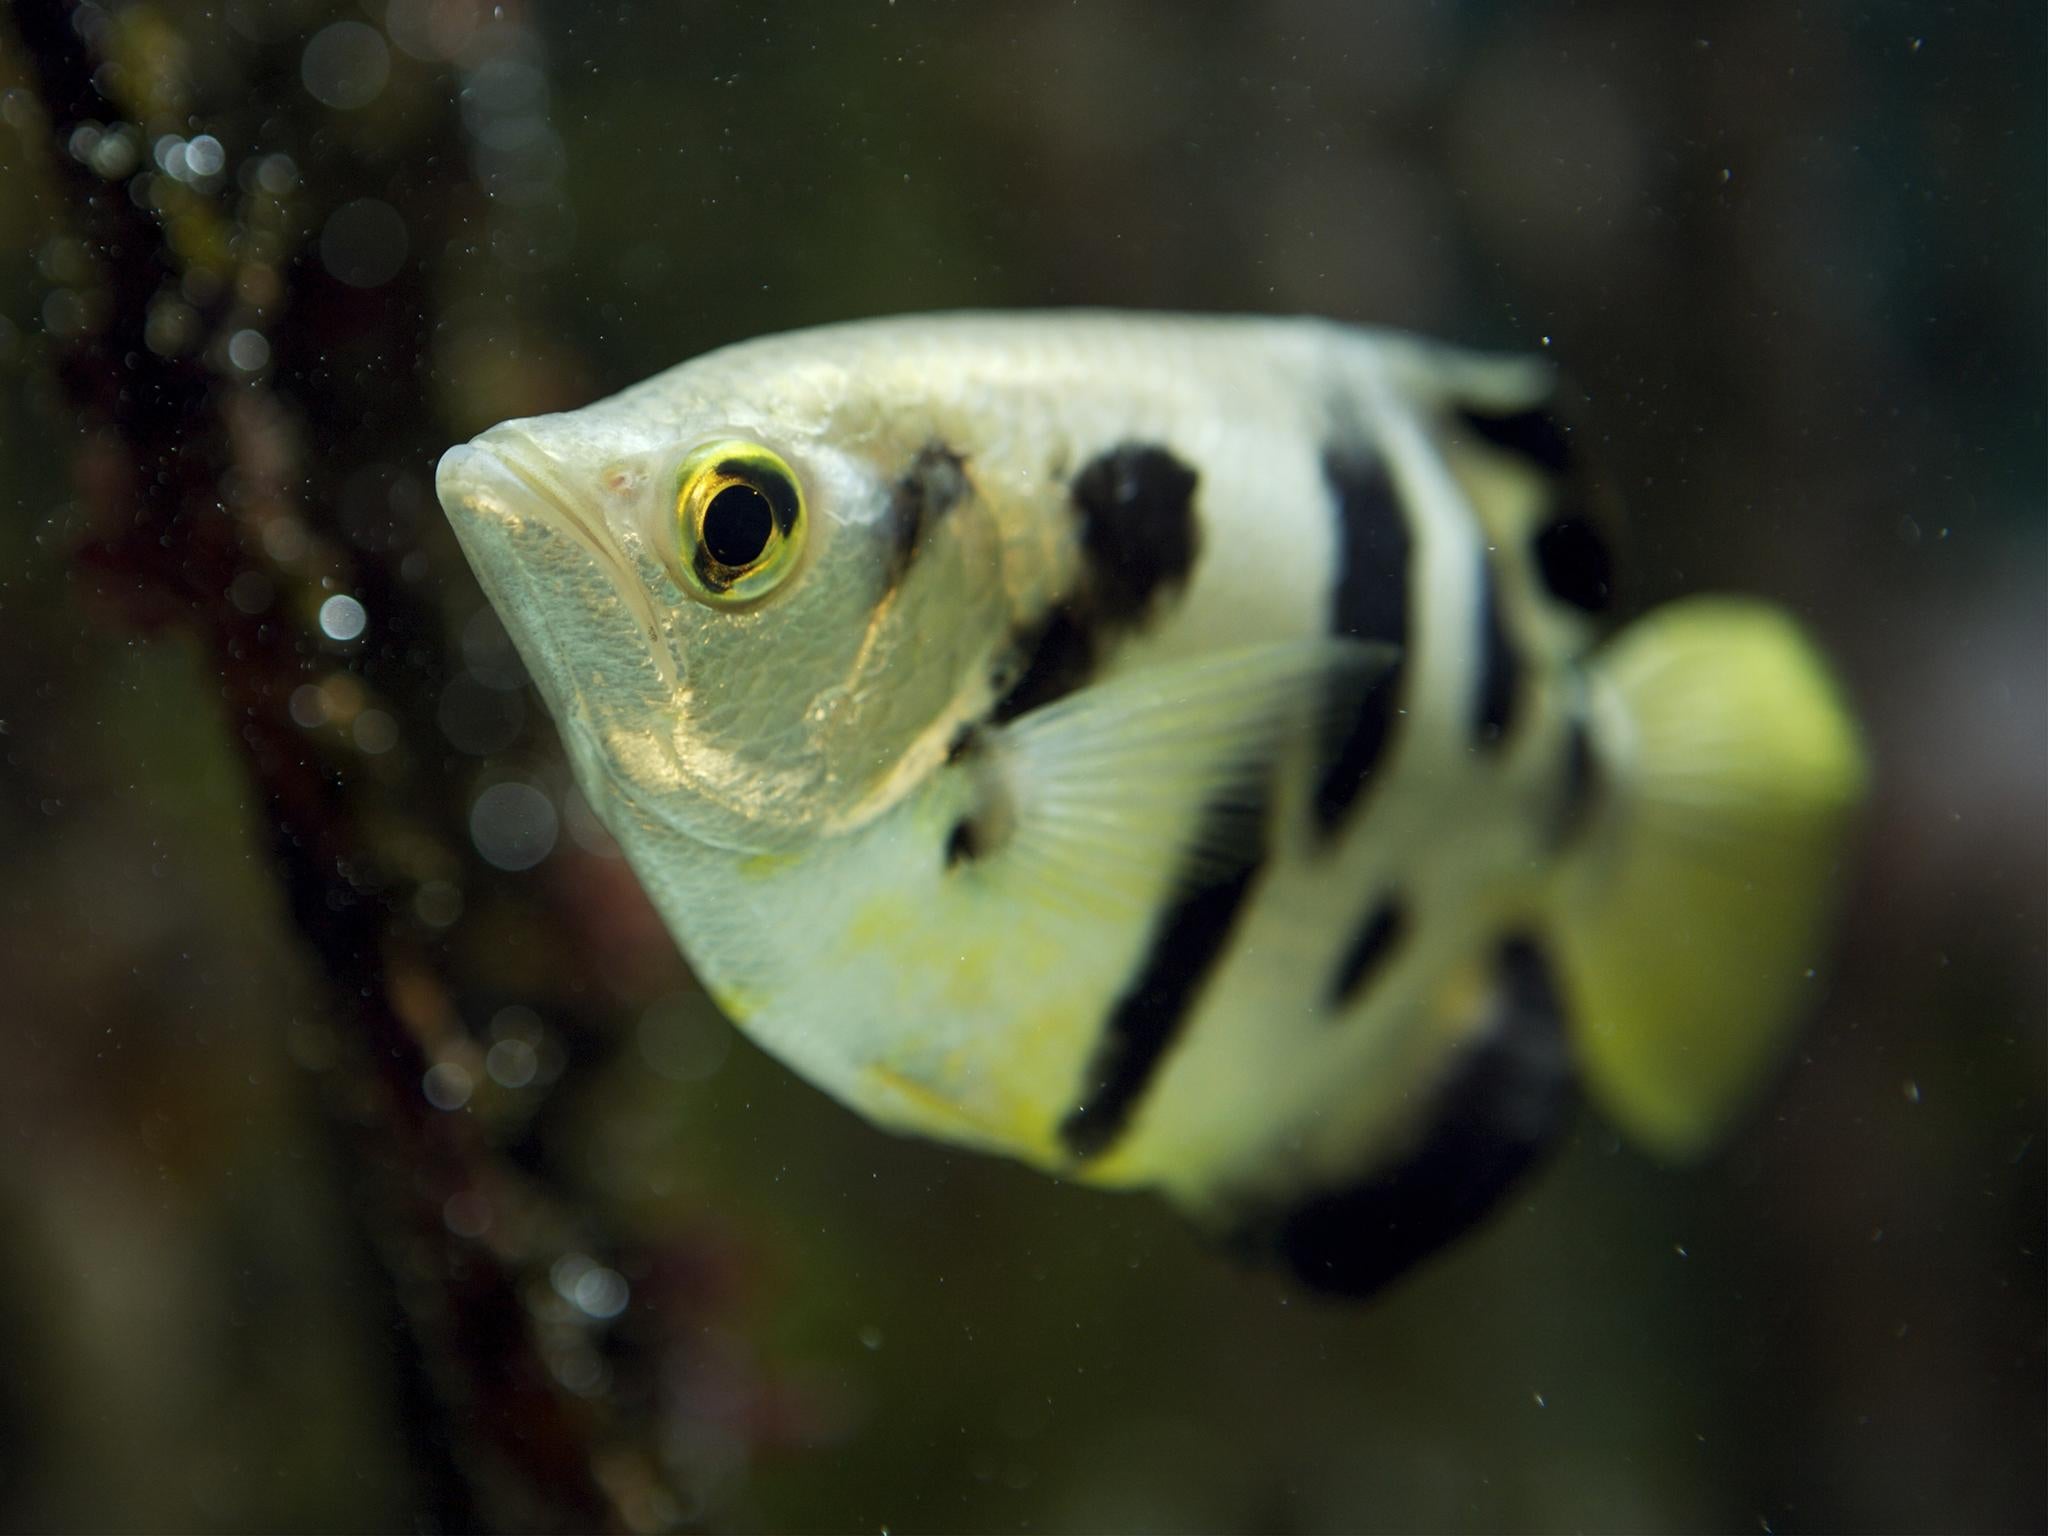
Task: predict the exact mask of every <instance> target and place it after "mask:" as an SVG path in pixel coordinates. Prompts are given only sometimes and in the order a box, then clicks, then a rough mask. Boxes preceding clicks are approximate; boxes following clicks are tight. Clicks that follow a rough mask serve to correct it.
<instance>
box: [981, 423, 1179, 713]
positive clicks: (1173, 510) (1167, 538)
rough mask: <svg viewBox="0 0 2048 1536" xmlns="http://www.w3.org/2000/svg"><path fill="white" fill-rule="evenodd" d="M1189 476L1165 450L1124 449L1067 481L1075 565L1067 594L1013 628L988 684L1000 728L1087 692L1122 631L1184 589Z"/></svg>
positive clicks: (1126, 446)
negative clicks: (1077, 548) (998, 671)
mask: <svg viewBox="0 0 2048 1536" xmlns="http://www.w3.org/2000/svg"><path fill="white" fill-rule="evenodd" d="M1198 483H1199V477H1198V476H1197V475H1196V473H1195V471H1194V470H1193V469H1191V468H1189V467H1188V466H1187V465H1186V464H1184V463H1182V462H1181V461H1180V460H1179V459H1177V458H1175V457H1174V456H1173V455H1172V454H1171V453H1168V452H1167V451H1166V450H1165V449H1164V448H1159V447H1154V446H1152V445H1150V444H1146V443H1123V444H1120V445H1118V446H1117V447H1115V448H1112V449H1110V450H1109V451H1107V452H1106V453H1101V454H1098V455H1096V456H1095V457H1094V458H1092V459H1090V460H1089V461H1088V462H1087V463H1086V464H1084V465H1082V466H1081V468H1080V470H1079V471H1078V472H1077V473H1076V474H1075V475H1074V478H1073V481H1072V482H1071V486H1070V505H1071V508H1072V511H1073V513H1074V517H1075V520H1076V524H1077V532H1078V534H1079V536H1080V545H1081V563H1080V569H1079V570H1078V571H1077V573H1076V576H1075V581H1074V586H1073V590H1072V591H1070V592H1069V593H1068V594H1067V595H1066V596H1065V597H1064V598H1063V599H1061V600H1060V601H1059V602H1057V603H1054V604H1053V605H1052V606H1051V607H1050V608H1048V609H1047V610H1045V611H1044V612H1042V613H1040V614H1039V615H1037V616H1036V617H1035V618H1033V619H1032V620H1031V621H1030V622H1029V623H1027V624H1025V625H1023V626H1021V627H1020V628H1019V630H1018V632H1017V634H1016V636H1015V637H1014V639H1013V640H1012V643H1011V647H1010V654H1009V656H1008V657H1007V658H1006V659H1005V661H1004V663H1003V666H1004V673H1005V675H1001V676H998V677H997V678H996V679H995V687H996V704H995V708H994V710H993V712H992V714H991V717H990V718H992V719H993V720H995V721H997V722H998V723H1000V722H1002V721H1005V720H1014V719H1015V718H1016V717H1017V716H1019V715H1021V714H1024V713H1025V712H1026V711H1028V710H1033V709H1037V708H1039V707H1041V706H1042V705H1046V704H1050V703H1053V702H1054V701H1055V700H1057V699H1062V698H1064V697H1066V696H1067V695H1068V694H1070V693H1074V692H1076V691H1078V690H1079V689H1080V688H1082V687H1083V686H1085V685H1086V684H1087V682H1088V681H1089V679H1090V678H1091V677H1093V676H1094V675H1095V672H1096V669H1097V668H1098V667H1099V666H1100V665H1101V663H1102V660H1103V658H1104V657H1105V656H1107V655H1108V653H1109V651H1110V649H1111V647H1112V646H1113V645H1114V644H1115V642H1116V641H1117V640H1118V639H1119V638H1120V637H1121V636H1123V635H1125V634H1127V633H1129V632H1130V631H1131V630H1133V629H1138V628H1142V627H1143V626H1144V625H1145V624H1147V623H1149V622H1151V621H1152V620H1153V619H1155V618H1156V617H1157V616H1158V614H1159V610H1160V607H1161V606H1162V604H1163V603H1164V602H1165V601H1166V600H1167V599H1168V598H1170V597H1172V596H1173V595H1175V594H1176V593H1178V592H1180V591H1182V590H1183V589H1185V587H1186V586H1187V582H1188V577H1189V576H1190V575H1191V574H1192V573H1193V570H1194V565H1195V559H1196V557H1197V555H1199V554H1200V552H1201V530H1200V527H1199V524H1198V521H1197V519H1196V516H1195V499H1194V498H1195V487H1196V485H1197V484H1198Z"/></svg>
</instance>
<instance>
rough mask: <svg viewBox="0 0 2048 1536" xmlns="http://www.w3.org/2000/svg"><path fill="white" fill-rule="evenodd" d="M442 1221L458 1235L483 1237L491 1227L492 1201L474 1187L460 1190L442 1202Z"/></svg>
mask: <svg viewBox="0 0 2048 1536" xmlns="http://www.w3.org/2000/svg"><path fill="white" fill-rule="evenodd" d="M441 1223H442V1225H444V1226H445V1227H447V1229H448V1230H449V1231H450V1232H453V1233H454V1234H455V1235H456V1236H457V1237H472V1238H474V1237H482V1236H483V1235H484V1234H485V1233H486V1232H488V1231H490V1229H491V1202H490V1201H489V1200H487V1199H485V1198H484V1197H483V1196H482V1195H480V1194H479V1193H477V1191H475V1190H473V1189H464V1190H458V1191H457V1192H456V1193H454V1194H452V1195H450V1196H449V1197H448V1198H447V1199H446V1200H445V1201H443V1202H442V1205H441Z"/></svg>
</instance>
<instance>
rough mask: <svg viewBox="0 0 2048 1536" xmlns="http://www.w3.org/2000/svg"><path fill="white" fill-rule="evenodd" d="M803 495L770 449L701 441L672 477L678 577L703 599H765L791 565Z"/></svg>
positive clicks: (800, 531) (799, 541)
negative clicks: (673, 479)
mask: <svg viewBox="0 0 2048 1536" xmlns="http://www.w3.org/2000/svg"><path fill="white" fill-rule="evenodd" d="M804 526H805V524H804V497H803V490H802V488H801V487H800V486H798V484H797V480H796V475H795V473H794V472H793V471H792V470H791V469H790V467H789V466H788V465H787V464H785V463H784V462H783V461H782V458H781V456H780V455H778V454H776V453H775V452H774V451H773V450H771V449H767V448H763V447H762V446H761V445H760V444H759V443H749V442H745V441H742V440H739V439H730V440H726V441H722V442H715V443H706V444H704V446H703V447H701V448H698V449H695V450H694V451H692V452H691V454H690V456H689V457H688V458H686V459H684V460H683V466H682V469H681V470H680V471H679V472H678V473H677V476H676V532H677V544H678V548H677V550H676V555H677V559H676V565H677V568H678V570H677V574H678V576H679V577H680V579H681V580H682V582H683V585H684V586H686V587H688V588H689V589H690V591H692V592H693V593H695V594H696V595H697V596H698V597H701V598H703V599H704V600H705V601H706V602H711V603H717V604H721V605H733V604H739V603H747V602H752V601H753V600H754V599H755V598H758V597H765V596H766V595H767V594H768V593H770V592H772V591H774V590H775V589H776V588H777V587H779V586H780V585H782V583H783V581H784V580H785V579H786V578H787V577H788V576H789V574H790V572H791V571H793V570H794V569H795V568H796V557H797V555H798V554H799V553H800V552H801V551H802V549H803V538H804Z"/></svg>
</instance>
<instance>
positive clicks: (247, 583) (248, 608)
mask: <svg viewBox="0 0 2048 1536" xmlns="http://www.w3.org/2000/svg"><path fill="white" fill-rule="evenodd" d="M275 596H277V589H276V588H275V587H274V586H272V585H271V584H270V578H269V577H268V576H266V575H264V574H263V573H262V572H261V571H243V572H241V573H240V574H239V575H237V576H236V577H235V579H234V580H233V581H231V582H229V583H228V601H229V602H231V603H233V604H234V605H235V608H236V611H237V612H240V613H247V614H258V613H262V612H263V611H264V610H265V609H267V608H269V607H270V600H271V599H272V598H273V597H275Z"/></svg>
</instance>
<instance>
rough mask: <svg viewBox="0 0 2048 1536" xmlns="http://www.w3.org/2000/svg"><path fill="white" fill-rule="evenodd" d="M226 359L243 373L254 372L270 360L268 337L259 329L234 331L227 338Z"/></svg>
mask: <svg viewBox="0 0 2048 1536" xmlns="http://www.w3.org/2000/svg"><path fill="white" fill-rule="evenodd" d="M228 361H229V362H231V363H233V364H234V365H235V366H236V367H237V368H239V369H241V370H242V372H244V373H255V372H256V371H258V370H259V369H261V368H263V367H265V366H267V365H268V364H269V362H270V339H269V338H268V337H266V336H265V335H264V334H263V333H262V332H261V331H251V330H240V331H237V332H235V334H234V335H232V336H230V337H229V338H228Z"/></svg>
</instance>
